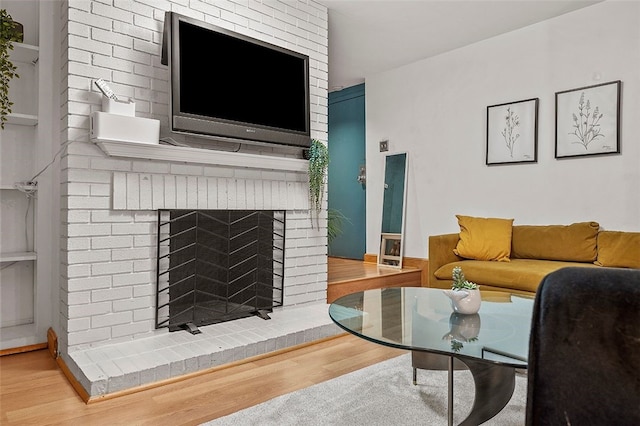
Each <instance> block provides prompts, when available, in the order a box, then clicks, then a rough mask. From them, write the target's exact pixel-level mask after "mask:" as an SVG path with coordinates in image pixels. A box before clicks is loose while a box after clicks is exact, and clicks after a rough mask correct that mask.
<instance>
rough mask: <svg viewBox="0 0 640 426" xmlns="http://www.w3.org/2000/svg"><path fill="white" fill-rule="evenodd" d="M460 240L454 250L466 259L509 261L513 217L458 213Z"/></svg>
mask: <svg viewBox="0 0 640 426" xmlns="http://www.w3.org/2000/svg"><path fill="white" fill-rule="evenodd" d="M456 217H457V218H458V225H460V240H459V241H458V245H457V246H456V248H455V249H454V250H453V252H454V253H455V254H456V255H458V256H460V257H464V258H466V259H475V260H497V261H499V262H509V256H510V255H511V232H512V228H513V219H498V218H484V217H471V216H462V215H456Z"/></svg>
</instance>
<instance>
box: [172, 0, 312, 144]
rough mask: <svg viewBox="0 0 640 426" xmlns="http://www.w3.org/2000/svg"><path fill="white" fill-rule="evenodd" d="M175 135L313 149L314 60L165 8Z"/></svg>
mask: <svg viewBox="0 0 640 426" xmlns="http://www.w3.org/2000/svg"><path fill="white" fill-rule="evenodd" d="M163 49H164V52H163V53H165V54H166V55H163V57H165V56H166V58H167V59H168V61H167V63H168V65H169V70H170V84H171V88H170V95H171V101H170V117H169V119H170V123H171V130H172V131H174V132H182V133H190V134H196V135H201V136H210V137H214V138H222V139H228V138H230V139H234V140H237V139H240V140H242V141H245V142H253V143H268V144H278V145H290V146H300V147H305V148H306V147H309V145H310V122H309V57H308V56H306V55H304V54H301V53H298V52H294V51H291V50H288V49H285V48H282V47H278V46H275V45H272V44H269V43H266V42H263V41H260V40H256V39H253V38H250V37H248V36H244V35H241V34H237V33H235V32H232V31H229V30H227V29H224V28H221V27H217V26H215V25H211V24H208V23H204V22H201V21H198V20H195V19H193V18H189V17H186V16H183V15H179V14H177V13H174V12H167V13H166V15H165V40H164V42H163Z"/></svg>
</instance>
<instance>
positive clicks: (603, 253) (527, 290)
mask: <svg viewBox="0 0 640 426" xmlns="http://www.w3.org/2000/svg"><path fill="white" fill-rule="evenodd" d="M458 218H459V221H460V227H461V233H455V234H444V235H433V236H430V237H429V256H428V257H429V283H428V285H429V287H434V288H450V287H451V284H452V279H451V275H452V272H453V268H454V267H456V266H460V267H461V268H462V270H463V272H464V274H465V277H466V279H467V280H469V281H473V282H475V283H476V284H478V285H480V288H481V289H484V290H497V291H500V290H502V291H510V292H512V293H518V294H529V295H533V294H535V292H536V290H537V288H538V285H539V284H540V282H541V281H542V279H543V278H544V277H545V276H546V275H547V274H548V273H550V272H553V271H556V270H558V269H561V268H564V267H568V266H580V267H586V268H601V267H617V268H634V269H640V232H620V231H606V230H600V225H599V224H598V223H596V222H581V223H574V224H571V225H546V226H544V225H543V226H539V225H513V226H510V223H509V224H508V225H507V224H505V226H503V227H502V229H506V230H507V231H505V232H508V230H509V229H511V235H510V239H511V246H510V250H507V251H508V253H507V254H506V255H505V253H502V254H501V255H500V256H501V257H500V259H501V260H502V261H497V260H477V259H473V258H469V257H473V256H469V255H468V254H465V256H466V257H463V256H461V255H459V254H456V252H458V253H459V252H460V251H461V250H458V249H459V248H460V245H459V243H461V236H462V237H465V236H466V237H469V234H468V233H467V234H465V235H463V232H467V229H466V228H464V227H463V223H462V220H461V217H460V216H458ZM487 235H491V234H486V233H485V234H484V237H483V238H484V239H485V240H491V239H492V237H491V236H489V237H487ZM473 236H474V237H475V242H476V243H477V242H478V241H477V240H478V237H479V236H480V237H482V234H478V233H477V232H476V233H475V234H473ZM504 238H505V237H504V236H502V237H496V239H502V240H504ZM467 241H469V240H467ZM472 241H473V240H472ZM485 242H486V241H485ZM509 251H510V252H509Z"/></svg>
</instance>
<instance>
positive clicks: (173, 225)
mask: <svg viewBox="0 0 640 426" xmlns="http://www.w3.org/2000/svg"><path fill="white" fill-rule="evenodd" d="M284 241H285V212H284V211H272V210H259V211H246V210H164V209H162V210H158V257H157V261H158V264H157V271H158V275H157V284H158V290H157V293H156V307H157V308H156V328H161V327H169V330H170V331H175V330H179V329H187V330H189V331H190V332H192V333H197V332H199V331H198V330H197V327H198V326H204V325H209V324H214V323H218V322H224V321H230V320H233V319H238V318H243V317H247V316H251V315H260V316H262V317H266V318H268V315H266V312H271V311H272V310H273V308H274V307H278V306H282V298H283V282H284Z"/></svg>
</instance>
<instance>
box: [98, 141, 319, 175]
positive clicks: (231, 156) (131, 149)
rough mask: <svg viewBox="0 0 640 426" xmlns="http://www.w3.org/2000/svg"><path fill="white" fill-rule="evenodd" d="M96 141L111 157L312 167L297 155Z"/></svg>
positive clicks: (284, 168)
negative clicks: (277, 155) (278, 155)
mask: <svg viewBox="0 0 640 426" xmlns="http://www.w3.org/2000/svg"><path fill="white" fill-rule="evenodd" d="M94 142H95V143H96V144H97V145H98V146H99V147H100V149H102V151H104V153H105V154H107V155H108V156H110V157H129V158H143V159H147V160H164V161H174V162H185V163H198V164H213V165H218V166H228V167H245V168H251V169H263V170H282V171H288V172H297V173H306V172H307V171H308V170H309V162H308V161H307V160H302V159H297V158H288V157H272V156H265V155H257V154H246V153H243V152H226V151H215V150H210V149H200V148H190V147H182V146H173V145H155V144H147V143H136V142H121V141H109V140H100V139H98V140H95V141H94Z"/></svg>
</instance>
